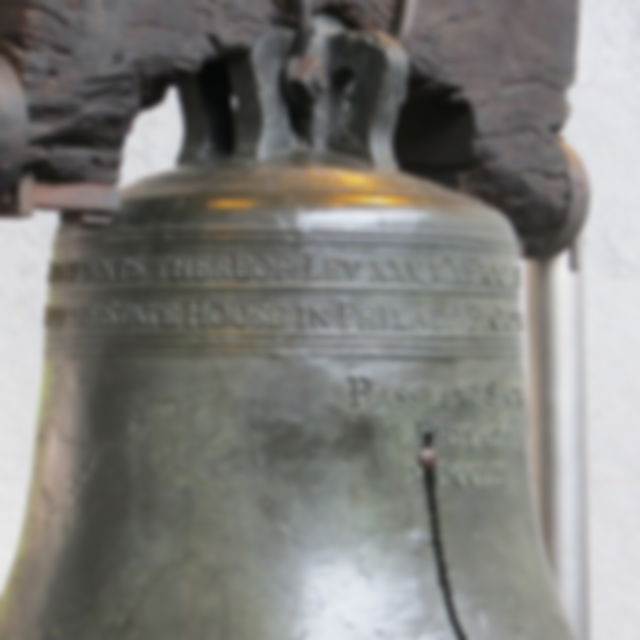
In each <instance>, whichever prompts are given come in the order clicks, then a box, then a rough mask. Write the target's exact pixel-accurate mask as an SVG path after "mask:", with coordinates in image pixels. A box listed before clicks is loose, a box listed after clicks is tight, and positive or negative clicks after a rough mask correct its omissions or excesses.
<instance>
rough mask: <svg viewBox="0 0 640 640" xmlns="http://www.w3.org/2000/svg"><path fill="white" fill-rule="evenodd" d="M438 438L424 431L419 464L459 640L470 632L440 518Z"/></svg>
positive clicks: (442, 586)
mask: <svg viewBox="0 0 640 640" xmlns="http://www.w3.org/2000/svg"><path fill="white" fill-rule="evenodd" d="M434 443H435V437H434V434H433V433H425V434H424V437H423V442H422V451H421V452H420V463H421V465H422V473H423V480H424V489H425V496H426V505H427V513H428V515H429V524H430V527H431V538H432V544H433V553H434V556H435V562H436V572H437V574H438V582H439V583H440V590H441V592H442V597H443V600H444V606H445V610H446V612H447V616H448V618H449V622H450V623H451V627H452V628H453V632H454V634H455V637H456V640H468V636H467V632H466V631H465V629H464V625H463V624H462V620H461V619H460V615H459V613H458V609H457V606H456V601H455V597H454V594H453V587H452V585H451V578H450V576H449V569H448V567H447V559H446V552H445V545H444V538H443V535H442V522H441V519H440V508H439V504H438V469H437V467H438V464H437V454H436V449H435V444H434Z"/></svg>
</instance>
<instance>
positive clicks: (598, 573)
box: [0, 0, 640, 640]
mask: <svg viewBox="0 0 640 640" xmlns="http://www.w3.org/2000/svg"><path fill="white" fill-rule="evenodd" d="M583 2H584V10H583V25H582V41H581V52H580V77H579V82H578V84H577V87H576V89H575V91H574V93H573V96H572V103H573V107H574V109H573V117H572V120H571V124H570V127H569V135H568V137H569V139H570V140H571V141H572V142H573V144H574V145H575V146H576V147H577V148H578V149H579V151H580V152H581V154H582V156H583V158H584V159H585V161H586V164H587V166H588V168H589V171H590V173H591V176H592V179H593V184H594V204H593V210H592V218H591V222H590V226H589V228H588V232H587V235H586V242H585V245H586V247H585V249H586V251H585V253H586V258H585V272H586V273H585V278H586V301H585V308H586V312H587V322H586V330H587V354H586V355H587V358H586V360H587V363H588V371H587V379H588V397H589V401H588V406H587V415H588V421H589V422H588V426H589V442H590V456H589V465H590V474H589V475H590V497H591V522H590V529H591V563H592V594H593V603H592V623H593V638H594V640H610V639H611V638H613V637H615V638H616V640H637V639H638V638H639V637H640V632H639V631H638V629H640V607H638V606H637V594H638V593H640V463H639V462H638V454H639V453H640V418H639V417H638V409H639V408H640V405H639V404H638V398H640V373H638V372H637V370H638V368H639V366H638V364H637V363H638V361H640V217H639V216H638V215H637V214H636V208H637V206H638V205H637V203H639V202H640V168H639V166H640V161H639V160H638V145H637V143H638V141H640V85H639V84H638V83H637V78H638V77H639V74H640V4H638V2H637V1H636V0H606V2H603V1H602V0H583ZM179 138H180V126H179V121H178V116H177V108H176V104H175V99H174V98H173V97H172V96H170V98H169V99H168V101H167V102H166V103H165V104H164V105H163V106H162V107H161V108H160V109H158V110H157V111H155V112H153V113H150V114H147V115H145V116H144V117H143V118H142V119H141V120H140V121H139V122H138V123H137V126H136V128H135V131H134V132H133V135H132V136H131V139H130V143H129V148H128V150H127V155H126V158H127V161H126V166H125V169H124V172H123V181H124V182H130V181H131V180H134V179H136V178H137V177H139V176H140V175H144V174H146V173H151V172H153V171H155V170H158V169H161V168H164V167H166V166H169V165H170V164H171V159H172V154H173V152H174V150H175V149H176V147H177V144H178V140H179ZM54 228H55V220H54V217H53V216H52V215H50V214H41V215H39V216H38V217H37V218H36V219H35V220H33V221H30V222H26V223H25V222H20V223H7V222H5V223H0V589H1V588H2V585H3V584H4V581H5V578H6V576H7V573H8V571H9V568H10V564H11V560H12V557H13V554H14V552H15V545H16V542H17V540H18V537H19V533H20V526H21V521H22V516H23V509H24V505H25V502H26V493H27V486H28V478H29V473H30V460H31V455H32V445H33V440H34V436H35V421H36V413H37V400H38V393H39V382H40V380H39V378H40V367H41V355H40V354H41V349H42V331H41V323H42V310H43V305H44V300H45V289H46V269H47V262H48V258H49V255H50V245H51V240H52V235H53V232H54Z"/></svg>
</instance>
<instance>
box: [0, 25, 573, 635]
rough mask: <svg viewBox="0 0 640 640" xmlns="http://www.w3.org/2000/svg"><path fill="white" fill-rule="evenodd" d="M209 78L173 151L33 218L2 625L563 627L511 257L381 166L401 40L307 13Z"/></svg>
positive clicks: (503, 240) (99, 631) (495, 239)
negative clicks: (94, 217)
mask: <svg viewBox="0 0 640 640" xmlns="http://www.w3.org/2000/svg"><path fill="white" fill-rule="evenodd" d="M294 45H295V46H297V52H298V53H297V56H298V57H297V58H291V51H292V48H294ZM229 68H230V69H231V72H229V73H227V69H229ZM212 73H213V75H216V74H219V75H218V77H217V80H216V82H214V83H213V84H209V85H207V86H205V87H204V88H203V90H202V91H200V90H199V91H197V92H196V91H195V90H194V88H193V86H191V87H190V88H186V89H185V92H184V95H185V103H186V104H187V111H188V118H189V126H190V129H189V135H188V141H187V148H186V152H185V164H184V166H183V167H182V168H179V169H178V170H176V171H173V172H170V173H167V174H165V175H162V176H159V177H155V178H151V179H149V180H146V181H144V182H142V183H141V184H139V185H137V186H135V187H133V188H132V189H130V190H129V191H127V192H126V194H125V195H124V204H123V206H122V208H121V210H120V211H119V213H118V214H117V215H116V216H115V218H114V219H113V221H112V222H111V224H110V225H108V226H105V227H94V226H91V225H89V224H86V223H84V222H83V221H82V220H80V221H70V220H67V222H66V223H65V224H64V225H63V226H62V229H61V231H60V233H59V237H58V240H57V249H56V255H55V259H54V264H53V268H52V292H51V300H50V308H49V313H48V323H49V333H48V361H47V369H46V383H45V397H44V403H43V413H42V428H41V432H40V439H39V448H38V460H37V469H36V473H35V480H34V483H33V489H32V495H31V502H30V509H29V515H28V521H27V525H26V531H25V534H24V543H23V546H22V550H21V552H20V555H19V558H18V561H17V564H16V567H15V571H14V574H13V578H12V582H11V586H10V590H9V592H8V594H7V596H6V597H5V600H4V605H3V610H2V617H1V622H0V638H1V640H107V639H109V640H113V639H118V640H176V639H178V638H179V639H180V640H249V639H251V640H461V639H465V640H539V639H540V638H544V639H545V640H568V639H569V637H570V634H569V632H568V630H567V626H566V625H565V622H564V619H563V616H562V614H561V611H560V608H559V605H558V602H557V599H556V595H555V593H554V591H553V587H552V582H551V578H550V572H549V571H548V569H547V565H546V563H545V560H544V557H543V550H542V545H541V541H540V537H539V533H538V528H537V523H536V522H535V520H534V516H533V508H532V499H531V495H530V494H531V487H530V483H529V476H528V463H527V455H526V451H525V440H526V419H525V406H524V393H523V377H522V362H521V355H520V351H521V313H520V302H519V269H518V248H517V245H516V242H515V240H514V236H513V233H512V231H511V229H510V227H509V225H508V223H507V222H506V221H505V219H504V218H503V217H502V216H501V215H500V214H498V213H496V212H495V211H494V210H492V209H490V208H488V207H487V206H485V205H483V204H481V203H479V202H477V201H475V200H472V199H470V198H468V197H464V196H462V195H458V194H456V193H453V192H451V191H448V190H446V189H444V188H441V187H439V186H436V185H435V184H431V183H429V182H426V181H424V180H418V179H414V178H412V177H409V176H407V175H403V174H401V173H398V172H397V171H396V170H395V169H394V167H393V165H392V152H391V144H390V140H391V133H392V131H393V129H394V124H395V116H396V114H397V111H398V109H399V106H400V104H401V103H402V100H403V95H404V87H405V84H406V76H407V64H406V60H405V58H404V56H403V55H402V52H401V50H400V49H399V47H398V46H397V45H396V44H395V43H394V42H393V41H390V40H389V39H388V38H386V37H385V36H382V35H379V34H375V33H362V32H352V31H349V30H346V29H344V28H342V27H340V26H339V25H336V24H334V23H331V22H328V21H323V22H319V23H318V25H317V27H316V31H315V33H314V34H313V37H311V39H310V40H309V41H308V42H307V43H306V48H305V50H304V52H302V53H300V47H299V43H296V39H295V37H294V35H293V34H292V33H291V32H290V31H289V30H287V29H285V28H279V27H274V29H273V30H272V31H271V32H269V33H268V34H266V35H265V36H264V37H263V38H262V39H261V40H260V41H259V42H257V43H256V45H255V47H254V50H253V51H252V52H251V53H250V55H249V56H247V58H246V59H239V58H238V59H234V60H231V61H230V62H229V63H228V65H227V66H226V67H225V69H224V70H223V68H222V65H219V68H216V69H214V72H212ZM223 75H224V78H227V79H228V80H229V83H230V89H229V88H228V87H227V88H225V86H224V85H225V82H226V81H225V82H223V80H224V78H223ZM283 76H286V78H287V82H282V78H283ZM281 87H285V89H282V90H281ZM227 89H229V90H227ZM196 94H197V95H196ZM203 94H206V95H207V100H206V101H204V100H201V96H202V95H203ZM229 95H233V96H234V98H233V99H230V98H229ZM196 98H197V99H196ZM205 105H206V109H205ZM214 107H215V108H214ZM207 109H208V110H209V111H207ZM232 122H233V123H236V125H237V133H236V135H235V139H234V140H231V139H225V138H224V136H223V135H222V133H224V132H227V131H229V130H230V123H232ZM258 124H260V126H258ZM203 132H204V133H206V135H204V134H203ZM232 149H233V153H231V150H232ZM205 159H207V161H206V162H205Z"/></svg>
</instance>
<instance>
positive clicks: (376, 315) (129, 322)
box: [48, 295, 521, 335]
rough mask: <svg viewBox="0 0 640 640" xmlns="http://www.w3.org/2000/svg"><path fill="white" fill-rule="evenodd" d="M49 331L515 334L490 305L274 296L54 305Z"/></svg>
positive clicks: (504, 308) (515, 327)
mask: <svg viewBox="0 0 640 640" xmlns="http://www.w3.org/2000/svg"><path fill="white" fill-rule="evenodd" d="M48 322H49V326H50V327H52V328H69V327H70V328H76V329H82V328H86V329H118V330H128V329H129V330H151V331H154V330H164V331H171V330H174V331H180V330H200V329H201V330H204V329H207V330H219V331H225V330H237V329H244V330H254V331H280V332H303V333H309V332H312V333H313V332H315V333H323V332H324V333H353V332H372V333H390V334H438V335H500V334H513V333H516V332H517V331H519V330H520V325H521V319H520V316H519V313H518V311H517V309H516V308H515V306H514V305H513V304H509V303H496V302H493V301H491V300H488V301H487V300H465V299H463V300H457V299H451V298H449V299H445V300H424V299H421V300H419V301H416V302H413V303H404V301H403V300H401V299H400V300H398V301H395V300H393V301H392V300H390V301H385V300H380V301H378V300H368V299H364V300H359V299H350V298H344V299H341V298H339V297H337V298H326V297H323V299H322V300H319V301H311V300H309V301H308V300H304V299H301V298H300V297H299V296H282V295H279V296H277V295H272V296H270V298H269V300H266V299H261V298H259V297H256V298H255V299H251V298H248V296H246V295H243V296H241V297H234V298H231V297H227V298H226V299H224V298H223V296H193V297H191V296H190V297H181V298H173V299H169V300H167V299H163V300H156V299H152V300H148V301H145V300H129V299H110V300H107V301H95V302H91V303H90V304H88V305H86V306H83V307H76V308H67V307H61V306H53V307H52V308H50V310H49V313H48Z"/></svg>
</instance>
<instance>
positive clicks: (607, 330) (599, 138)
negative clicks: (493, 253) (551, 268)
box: [568, 0, 640, 640]
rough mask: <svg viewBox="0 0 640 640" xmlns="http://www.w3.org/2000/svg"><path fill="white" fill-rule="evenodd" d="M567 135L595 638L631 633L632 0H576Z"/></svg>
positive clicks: (637, 320) (635, 349) (639, 440)
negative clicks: (576, 189) (585, 192)
mask: <svg viewBox="0 0 640 640" xmlns="http://www.w3.org/2000/svg"><path fill="white" fill-rule="evenodd" d="M580 65H581V68H580V75H579V82H578V84H577V87H576V89H575V90H574V92H573V95H572V97H571V102H572V104H573V105H574V108H573V117H572V120H571V122H570V126H569V130H568V137H569V139H570V140H571V141H572V142H573V143H574V145H575V146H576V147H577V148H578V150H579V151H580V153H581V154H582V157H583V158H584V160H585V162H586V164H587V166H588V169H589V172H590V174H591V177H592V181H593V206H592V213H591V220H590V222H589V226H588V230H587V233H586V238H585V291H586V299H585V310H586V318H585V321H586V341H587V354H586V356H587V363H588V370H587V392H588V393H587V397H588V406H587V415H588V420H589V450H590V455H589V466H590V473H589V485H590V502H591V518H590V520H591V523H590V524H591V531H590V533H591V559H592V569H591V570H592V581H591V582H592V584H591V590H592V625H593V638H594V639H595V640H610V639H611V638H615V639H616V640H638V638H640V605H639V604H638V597H639V596H640V456H639V454H640V367H639V364H638V363H639V362H640V216H639V215H638V211H639V208H640V145H639V144H638V143H640V82H639V79H640V3H639V2H637V1H636V0H583V24H582V40H581V48H580Z"/></svg>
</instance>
